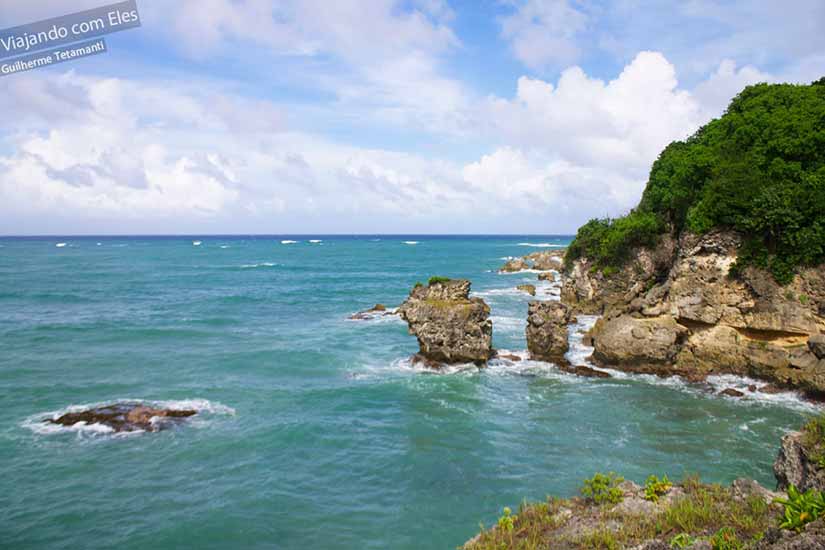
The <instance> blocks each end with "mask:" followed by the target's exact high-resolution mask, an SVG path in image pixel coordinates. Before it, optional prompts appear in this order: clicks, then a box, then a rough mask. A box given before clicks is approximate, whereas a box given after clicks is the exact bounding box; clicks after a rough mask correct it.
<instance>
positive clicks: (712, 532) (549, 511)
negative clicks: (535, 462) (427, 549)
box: [468, 476, 780, 550]
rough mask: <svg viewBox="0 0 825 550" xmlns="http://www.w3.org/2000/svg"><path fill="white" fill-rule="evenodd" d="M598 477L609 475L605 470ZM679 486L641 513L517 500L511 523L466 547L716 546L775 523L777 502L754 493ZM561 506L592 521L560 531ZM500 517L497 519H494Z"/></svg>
mask: <svg viewBox="0 0 825 550" xmlns="http://www.w3.org/2000/svg"><path fill="white" fill-rule="evenodd" d="M594 477H595V476H594ZM603 477H604V478H606V479H608V480H609V479H610V476H603ZM663 480H664V478H663ZM663 480H659V481H660V482H661V481H663ZM588 481H591V482H592V481H593V479H592V478H591V480H588ZM591 485H592V483H591ZM597 485H598V486H600V487H604V485H605V483H604V479H599V480H598V483H597ZM607 487H610V483H609V482H608V483H607ZM680 487H681V490H682V494H680V495H679V496H671V497H668V498H669V499H670V500H669V501H665V500H661V501H660V504H659V505H658V506H659V508H658V509H659V512H658V513H653V514H643V515H641V516H636V515H631V514H630V513H628V512H622V511H617V510H615V509H614V508H615V507H614V505H612V504H609V503H604V502H603V503H602V504H601V505H596V504H595V501H592V500H590V499H588V498H573V499H569V500H559V499H548V500H547V501H546V502H542V503H538V504H522V506H521V507H520V508H519V511H518V514H515V515H512V514H506V513H505V515H504V516H502V518H506V519H504V521H505V522H509V521H512V527H510V526H509V523H507V524H506V525H508V527H506V528H499V527H496V528H493V529H490V530H487V531H484V530H482V533H481V535H480V536H479V538H478V540H477V541H476V542H475V544H474V545H472V546H469V547H468V548H470V549H472V550H508V549H513V550H515V549H519V550H539V549H542V550H550V549H554V548H575V549H582V550H584V549H604V550H618V549H620V548H630V547H633V546H637V545H639V544H640V543H642V542H645V541H649V540H653V539H658V540H662V541H665V542H666V543H668V544H670V545H671V547H673V548H683V547H686V546H688V545H689V543H691V542H693V541H695V540H698V539H704V540H708V541H710V542H711V545H712V546H713V545H714V544H715V546H713V547H714V548H718V550H741V549H746V548H750V547H752V546H753V545H754V544H755V543H756V541H758V540H759V539H761V537H762V536H763V534H764V532H765V530H766V529H767V528H768V527H772V526H776V525H777V524H778V518H779V516H780V510H779V507H778V506H775V505H774V506H771V505H769V504H767V503H766V502H765V501H764V500H762V499H761V498H760V497H758V496H751V497H748V498H746V499H739V498H736V497H735V496H734V495H733V493H732V491H731V490H730V489H729V488H725V487H721V486H719V485H713V484H703V483H700V482H699V480H698V479H697V478H687V479H685V480H683V481H682V483H681V485H680ZM564 509H566V510H569V511H571V512H572V514H573V516H572V517H575V518H576V520H577V521H579V522H582V523H586V524H588V525H592V529H590V530H589V531H582V532H579V534H578V535H572V536H571V535H569V534H567V535H562V534H560V533H562V531H560V528H561V527H563V525H564V524H565V522H566V521H568V520H567V518H566V516H563V515H562V514H561V513H560V512H561V511H562V510H564ZM570 521H572V519H571V520H570ZM501 522H502V520H499V525H501ZM617 526H618V527H617ZM680 545H681V546H680Z"/></svg>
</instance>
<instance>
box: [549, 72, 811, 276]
mask: <svg viewBox="0 0 825 550" xmlns="http://www.w3.org/2000/svg"><path fill="white" fill-rule="evenodd" d="M823 211H825V79H820V80H819V81H817V82H815V83H813V84H811V85H808V86H805V85H792V84H773V85H768V84H757V85H754V86H748V87H747V88H745V89H744V90H743V91H742V92H741V93H740V94H739V95H738V96H736V98H734V100H733V101H732V102H731V104H730V106H729V107H728V109H727V111H726V112H725V114H724V115H723V116H722V117H721V118H719V119H715V120H713V121H711V122H710V123H708V124H706V125H705V126H703V127H702V128H700V129H699V130H698V131H697V132H696V133H695V134H694V135H693V136H691V137H690V138H688V139H687V140H685V141H676V142H673V143H671V144H670V145H668V146H667V147H666V148H665V150H664V151H662V153H661V154H660V155H659V158H658V159H657V160H656V161H655V162H654V163H653V166H652V168H651V171H650V176H649V179H648V182H647V186H646V188H645V191H644V194H643V195H642V199H641V201H640V203H639V205H638V206H637V207H636V208H635V209H634V210H632V211H631V212H630V213H629V214H627V215H626V216H623V217H620V218H616V219H594V220H590V221H589V222H588V223H586V224H585V225H583V226H582V227H581V228H579V231H578V234H577V235H576V238H575V239H574V241H573V242H572V243H571V245H570V247H569V249H568V251H567V255H566V257H565V262H566V263H567V265H568V266H569V265H570V263H571V262H572V261H573V260H575V259H577V258H580V257H585V256H586V257H587V258H589V259H590V260H592V261H593V262H594V265H595V266H596V267H597V268H598V269H601V270H603V271H604V270H605V269H608V270H615V269H617V268H619V267H621V266H622V265H624V263H625V262H626V261H627V260H628V259H629V257H630V255H631V254H632V251H633V249H634V248H635V247H639V246H651V245H653V244H655V243H656V241H657V240H658V238H659V237H660V236H661V235H662V234H663V233H666V232H673V233H674V234H680V233H681V232H682V231H684V230H688V231H692V232H695V233H698V234H702V233H706V232H708V231H710V230H712V229H716V228H726V229H732V230H735V231H738V232H740V233H741V234H742V235H743V238H744V239H745V240H744V242H743V243H742V245H741V247H740V250H739V254H738V260H737V263H736V264H735V265H734V269H733V273H734V274H736V273H737V272H738V271H740V270H741V269H742V268H743V267H746V266H749V265H754V266H758V267H762V268H765V269H768V270H770V271H771V273H773V275H774V277H775V278H776V280H777V281H779V282H780V283H783V284H786V283H788V282H789V281H790V280H791V279H792V278H793V275H794V273H795V271H796V270H797V269H798V268H799V267H801V266H813V265H818V264H819V263H821V262H823V261H825V218H824V217H823V216H822V212H823Z"/></svg>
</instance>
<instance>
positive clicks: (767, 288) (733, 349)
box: [562, 232, 825, 392]
mask: <svg viewBox="0 0 825 550" xmlns="http://www.w3.org/2000/svg"><path fill="white" fill-rule="evenodd" d="M739 244H740V238H739V236H737V235H736V234H734V233H730V232H714V233H709V234H706V235H703V236H701V237H698V236H696V235H692V234H685V235H683V236H682V237H681V238H679V240H678V242H676V241H675V240H674V239H672V238H665V239H663V241H662V243H661V244H660V245H659V246H658V247H657V248H656V249H654V250H647V249H642V250H640V251H639V253H638V255H637V260H635V261H634V262H631V263H629V264H628V265H626V266H625V267H624V268H623V269H622V270H621V271H620V272H618V273H615V274H611V275H610V276H605V275H604V274H603V273H598V272H597V273H593V272H592V270H591V269H590V268H589V266H588V261H587V259H586V258H582V259H579V260H576V261H575V262H574V263H573V265H572V266H571V267H570V268H569V269H567V270H566V273H565V282H564V287H563V288H564V290H563V292H562V300H563V301H565V302H566V303H567V304H568V305H570V306H571V307H572V308H573V309H574V310H575V311H583V312H600V313H603V318H602V319H600V320H599V321H598V323H597V324H596V326H595V327H594V329H593V331H592V332H591V337H592V339H593V346H594V348H595V350H594V359H595V360H596V361H597V362H599V363H603V364H609V365H612V366H616V367H619V368H626V369H628V370H642V371H645V372H657V373H661V374H684V375H688V376H701V375H705V374H710V373H714V372H730V373H736V374H747V375H751V376H757V377H760V378H764V379H769V380H772V381H775V382H777V383H779V384H781V385H785V386H789V387H796V388H800V389H804V390H808V391H812V392H825V358H823V355H825V354H823V353H822V350H821V346H820V345H819V344H817V342H818V341H819V339H821V338H822V336H821V333H823V332H825V269H823V266H820V267H819V268H809V269H805V270H802V271H801V272H800V273H799V274H798V275H797V276H796V277H795V278H794V280H793V281H792V282H791V283H790V284H789V285H787V286H784V287H783V286H780V285H779V284H777V283H776V282H775V280H774V279H773V277H772V276H771V275H770V274H769V273H767V272H765V271H763V270H760V269H757V268H753V267H749V268H747V269H745V270H744V271H743V272H742V273H741V276H740V277H738V278H733V277H730V276H729V271H730V268H731V266H732V265H733V264H734V263H735V261H736V251H737V248H738V246H739Z"/></svg>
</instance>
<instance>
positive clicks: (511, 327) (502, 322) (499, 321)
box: [490, 315, 527, 332]
mask: <svg viewBox="0 0 825 550" xmlns="http://www.w3.org/2000/svg"><path fill="white" fill-rule="evenodd" d="M490 320H491V321H492V322H493V331H498V332H522V331H524V329H525V327H526V326H527V319H525V318H521V317H505V316H503V315H491V316H490Z"/></svg>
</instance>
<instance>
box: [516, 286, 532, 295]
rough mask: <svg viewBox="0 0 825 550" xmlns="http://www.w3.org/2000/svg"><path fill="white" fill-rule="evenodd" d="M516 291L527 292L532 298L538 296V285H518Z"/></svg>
mask: <svg viewBox="0 0 825 550" xmlns="http://www.w3.org/2000/svg"><path fill="white" fill-rule="evenodd" d="M516 290H521V291H522V292H526V293H527V294H529V295H530V296H535V295H536V285H518V286H517V287H516Z"/></svg>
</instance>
